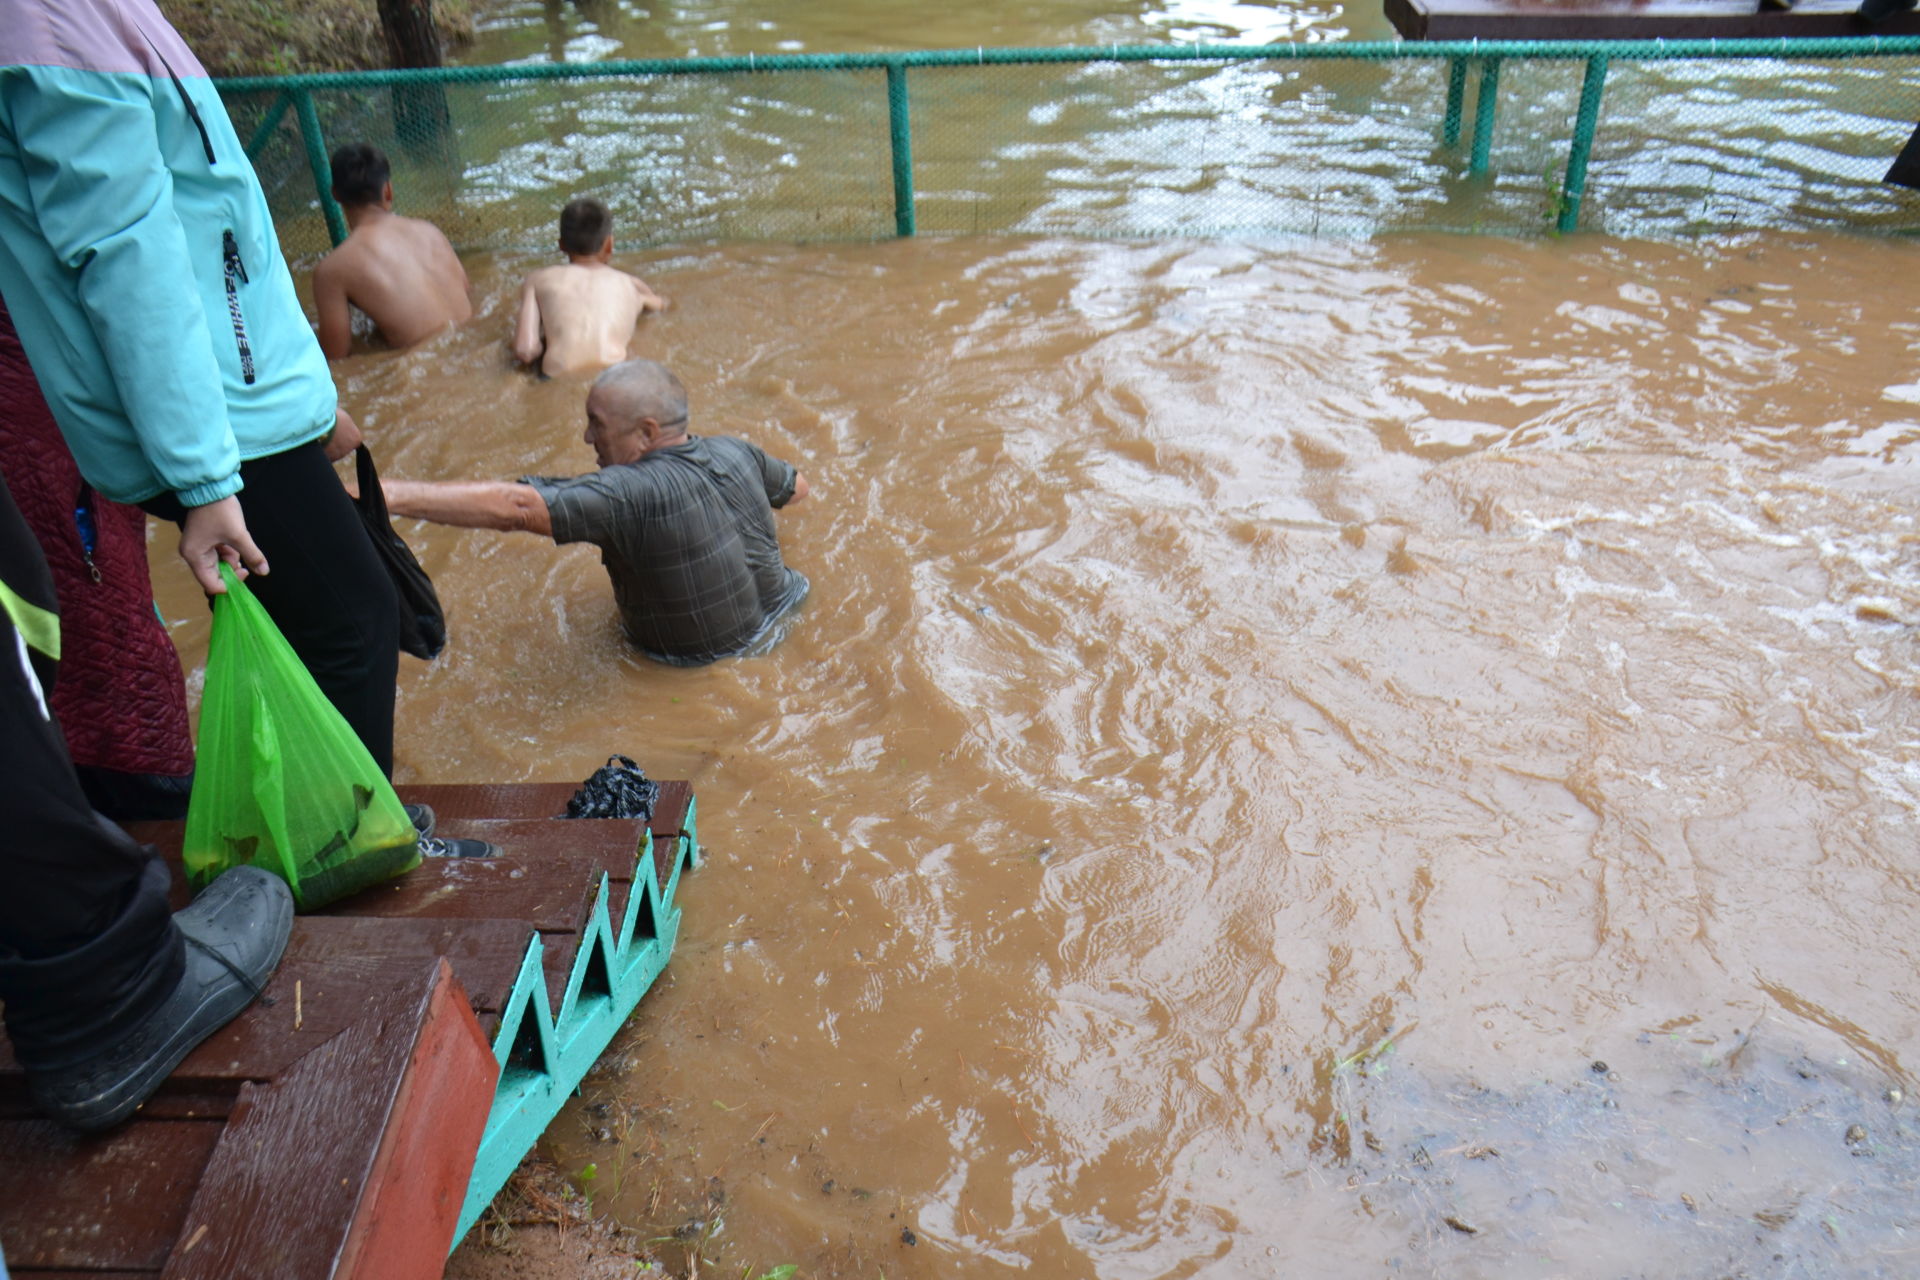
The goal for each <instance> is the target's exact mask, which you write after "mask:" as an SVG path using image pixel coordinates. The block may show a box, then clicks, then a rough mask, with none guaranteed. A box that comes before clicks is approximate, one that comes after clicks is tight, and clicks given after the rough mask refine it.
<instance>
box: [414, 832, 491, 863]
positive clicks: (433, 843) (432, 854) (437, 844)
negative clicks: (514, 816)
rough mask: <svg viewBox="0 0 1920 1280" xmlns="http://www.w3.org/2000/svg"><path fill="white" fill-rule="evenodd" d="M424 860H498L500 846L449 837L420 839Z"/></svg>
mask: <svg viewBox="0 0 1920 1280" xmlns="http://www.w3.org/2000/svg"><path fill="white" fill-rule="evenodd" d="M420 856H421V857H423V858H497V857H499V856H500V846H499V845H497V844H488V843H487V842H486V841H485V840H462V839H458V838H449V837H447V836H422V837H420Z"/></svg>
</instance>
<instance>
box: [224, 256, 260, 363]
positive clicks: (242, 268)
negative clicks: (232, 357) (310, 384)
mask: <svg viewBox="0 0 1920 1280" xmlns="http://www.w3.org/2000/svg"><path fill="white" fill-rule="evenodd" d="M220 262H221V265H222V267H223V268H224V271H223V272H222V274H224V275H225V276H226V277H227V314H228V315H229V316H231V317H232V318H233V342H234V345H235V346H236V347H238V348H239V350H240V378H241V380H242V381H244V382H245V383H246V384H247V385H248V386H252V385H253V382H254V378H255V372H254V368H253V344H252V343H250V342H248V341H247V317H246V313H245V312H243V311H242V310H241V309H240V286H241V285H243V284H246V283H247V264H246V263H244V262H242V261H241V260H240V242H239V241H238V240H236V239H235V238H234V235H233V231H232V229H231V228H229V229H228V230H226V231H223V232H221V233H220Z"/></svg>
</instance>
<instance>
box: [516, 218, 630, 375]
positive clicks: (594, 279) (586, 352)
mask: <svg viewBox="0 0 1920 1280" xmlns="http://www.w3.org/2000/svg"><path fill="white" fill-rule="evenodd" d="M560 251H561V252H562V253H564V254H566V255H567V260H566V261H565V262H564V263H561V264H559V265H558V266H552V267H542V268H540V269H539V270H538V271H536V272H534V273H533V274H532V275H530V276H528V277H527V283H526V285H525V286H524V287H523V288H522V289H521V291H520V318H519V319H518V320H517V321H516V322H515V323H514V329H513V356H514V359H516V360H518V361H520V363H522V364H538V365H539V367H540V372H541V373H544V374H546V375H547V376H548V377H553V376H555V375H556V374H562V373H571V372H573V371H574V370H576V369H592V368H598V367H600V366H603V365H612V364H618V363H620V362H621V361H622V360H625V359H626V358H627V357H628V355H629V354H631V353H630V352H629V351H628V344H629V343H630V342H631V341H632V340H633V326H634V325H636V324H638V323H639V321H640V317H641V316H642V315H644V314H646V313H647V312H649V311H659V310H661V309H663V308H664V307H665V306H666V305H667V304H666V302H665V301H663V300H662V299H661V297H660V295H659V294H657V293H655V292H654V291H653V290H651V289H649V288H647V286H646V285H645V284H643V283H642V282H641V280H640V278H639V277H638V276H630V275H628V274H627V273H626V272H624V271H622V270H620V269H619V268H617V267H614V266H612V265H610V259H612V257H613V215H612V214H610V213H608V212H607V208H606V206H605V205H603V204H601V203H600V202H599V201H598V200H590V199H586V198H584V197H583V198H581V199H578V200H574V201H570V202H569V203H568V204H567V207H566V208H565V209H562V210H561V211H560Z"/></svg>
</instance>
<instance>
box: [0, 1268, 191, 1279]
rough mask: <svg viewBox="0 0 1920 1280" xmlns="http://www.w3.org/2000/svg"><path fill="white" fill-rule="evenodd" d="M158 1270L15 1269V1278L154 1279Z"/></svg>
mask: <svg viewBox="0 0 1920 1280" xmlns="http://www.w3.org/2000/svg"><path fill="white" fill-rule="evenodd" d="M158 1274H160V1273H159V1272H157V1271H39V1270H35V1271H21V1270H19V1269H18V1268H15V1269H14V1270H13V1280H153V1278H154V1277H155V1276H156V1275H158Z"/></svg>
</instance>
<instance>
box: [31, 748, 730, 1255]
mask: <svg viewBox="0 0 1920 1280" xmlns="http://www.w3.org/2000/svg"><path fill="white" fill-rule="evenodd" d="M660 785H661V797H660V803H659V805H658V806H657V808H656V811H655V814H654V817H653V820H652V822H651V823H650V824H647V825H648V826H650V827H651V830H652V833H653V839H652V840H651V842H648V841H647V838H646V837H647V828H646V827H643V826H642V824H640V823H638V822H633V821H556V820H555V819H556V818H557V816H558V815H559V814H560V813H561V812H562V811H563V810H564V808H565V806H566V802H567V799H568V797H569V796H571V795H572V794H573V791H574V788H573V786H572V785H571V784H557V785H544V784H528V785H515V786H465V787H459V786H420V787H402V788H400V793H401V796H402V798H403V799H405V800H408V801H410V802H420V801H424V802H425V803H428V804H431V805H433V807H434V809H435V810H436V812H437V814H438V817H439V824H440V830H441V832H442V833H443V834H446V835H468V836H479V837H481V838H484V839H487V840H491V841H492V842H493V843H495V844H497V845H499V846H500V847H501V849H502V850H503V856H502V857H499V858H494V859H484V860H429V861H427V862H424V863H423V864H422V865H421V866H420V867H419V868H418V869H416V870H414V871H411V872H409V873H407V874H406V875H405V876H402V877H400V878H399V879H396V880H393V881H390V882H388V883H386V884H383V885H376V886H374V887H373V888H371V889H368V890H367V891H365V892H364V893H361V894H358V895H356V896H355V897H353V898H350V899H347V900H345V901H343V902H340V903H337V904H335V905H334V906H332V907H330V908H327V909H326V910H324V911H322V912H320V913H317V914H314V915H308V916H301V917H298V918H297V919H296V920H295V922H294V928H293V936H292V938H291V940H290V941H289V943H288V946H287V952H286V956H285V958H284V959H283V960H282V961H281V964H280V967H279V969H278V970H276V972H275V974H274V976H273V979H272V981H271V982H270V984H269V985H268V987H267V990H266V994H265V996H264V997H263V998H262V999H261V1000H259V1001H256V1002H255V1003H254V1004H253V1005H252V1006H251V1007H250V1008H249V1009H248V1010H247V1011H246V1012H245V1013H243V1014H242V1015H241V1016H240V1017H239V1018H237V1019H235V1020H234V1021H233V1022H232V1023H230V1024H229V1025H228V1026H226V1027H225V1028H223V1029H222V1030H221V1031H220V1032H218V1033H216V1034H215V1035H214V1036H213V1037H212V1038H211V1039H209V1040H208V1041H206V1042H205V1043H204V1044H202V1045H200V1046H199V1047H198V1048H197V1049H195V1050H194V1052H193V1053H192V1054H190V1055H189V1056H188V1057H187V1059H186V1061H185V1062H183V1063H182V1064H181V1066H180V1068H179V1069H178V1070H177V1071H176V1072H175V1073H174V1075H173V1077H172V1078H171V1079H170V1080H169V1081H168V1082H167V1084H166V1085H165V1086H164V1087H163V1088H162V1089H161V1091H160V1092H159V1094H158V1095H156V1096H155V1097H154V1099H153V1100H152V1101H150V1102H149V1103H148V1104H147V1106H146V1107H145V1108H143V1109H142V1110H141V1111H140V1113H139V1114H138V1115H137V1116H135V1118H134V1119H133V1120H132V1121H130V1122H128V1123H127V1124H126V1125H124V1126H122V1127H121V1128H119V1129H117V1130H115V1131H114V1132H112V1133H110V1134H107V1135H104V1136H101V1137H96V1138H84V1137H79V1136H77V1135H74V1134H70V1133H68V1132H67V1131H65V1130H63V1129H61V1128H59V1127H58V1126H56V1125H54V1124H52V1123H51V1122H49V1121H46V1120H42V1119H40V1118H39V1117H38V1116H36V1115H35V1114H34V1112H33V1111H32V1110H31V1107H30V1106H29V1103H28V1100H27V1096H26V1087H25V1081H24V1078H23V1077H22V1076H21V1074H20V1072H19V1070H18V1068H17V1067H16V1066H15V1064H14V1061H13V1057H12V1054H11V1052H10V1051H9V1050H8V1048H7V1046H6V1043H5V1040H4V1037H0V1246H4V1248H5V1251H6V1260H7V1265H8V1266H9V1267H10V1268H11V1270H12V1273H13V1276H14V1277H15V1278H16V1280H53V1277H62V1278H63V1280H81V1277H88V1278H89V1280H131V1278H132V1277H152V1276H162V1277H166V1278H167V1280H189V1278H204V1280H236V1278H242V1277H244V1278H247V1280H308V1278H310V1277H311V1278H313V1280H322V1278H326V1277H341V1278H345V1277H359V1278H360V1280H412V1278H413V1277H420V1278H421V1280H427V1278H429V1277H437V1276H439V1275H440V1273H441V1271H442V1269H443V1267H444V1264H445V1260H446V1256H447V1253H448V1250H449V1249H450V1248H451V1246H452V1244H453V1241H454V1234H455V1231H456V1228H457V1226H458V1225H459V1222H460V1218H461V1213H462V1206H463V1203H464V1202H465V1200H466V1198H467V1195H468V1190H469V1180H470V1178H471V1177H472V1176H473V1172H474V1159H475V1152H476V1150H477V1149H478V1148H479V1147H480V1145H481V1141H482V1136H483V1132H490V1130H489V1112H490V1109H492V1108H494V1106H495V1091H496V1085H497V1084H499V1082H500V1078H501V1074H502V1072H501V1066H500V1062H499V1061H498V1058H497V1055H496V1051H495V1048H494V1046H493V1040H494V1031H495V1030H496V1027H497V1025H498V1023H499V1019H500V1017H501V1015H502V1012H503V1010H505V1009H506V1008H507V1007H508V1002H509V999H510V995H511V993H513V992H514V991H515V983H516V979H517V978H518V976H519V974H520V970H521V967H522V963H523V960H525V959H526V958H527V957H528V956H529V955H531V954H533V952H532V951H530V941H531V940H532V939H533V936H534V934H535V932H536V931H538V933H539V935H540V940H541V941H540V943H539V944H535V949H536V950H537V951H538V954H539V957H540V965H541V967H542V969H543V970H544V974H543V975H541V976H544V978H545V979H546V981H545V983H544V984H540V983H539V982H537V981H536V982H535V983H534V985H536V986H539V985H544V986H545V987H546V992H545V994H546V997H547V1004H548V1006H549V1007H550V1008H551V1009H552V1010H555V1011H558V1010H560V1009H561V1008H562V1006H563V1003H564V1002H565V998H566V997H567V995H568V983H569V977H570V975H571V974H572V973H573V970H574V968H575V966H574V960H575V956H576V952H577V951H578V949H579V947H580V945H581V939H582V937H583V936H587V935H589V934H591V932H592V930H593V929H594V928H595V927H596V925H595V921H596V920H597V919H599V917H598V915H597V914H596V913H597V911H598V906H597V904H598V902H599V893H600V888H601V884H602V877H603V875H604V876H605V877H606V882H607V887H608V891H609V899H608V902H607V906H608V907H609V909H610V910H611V911H612V912H613V913H614V919H615V920H618V919H619V918H620V915H621V914H622V913H628V906H629V904H630V901H631V899H632V897H633V889H634V883H633V877H634V875H635V873H636V866H637V864H636V852H637V851H639V850H643V849H647V848H649V847H650V848H651V850H652V863H651V868H650V869H651V870H652V871H653V873H654V875H655V876H656V877H657V879H658V884H657V886H654V887H657V889H658V890H659V892H660V893H664V892H666V891H667V889H668V886H669V883H670V881H671V879H672V877H673V876H674V874H675V872H676V871H677V868H678V866H679V865H680V860H681V859H682V858H683V857H688V858H690V857H692V856H693V854H692V853H691V850H692V849H693V838H692V835H691V826H692V821H691V817H692V815H691V809H692V806H693V794H692V790H691V788H690V787H689V786H688V784H686V783H684V782H662V783H661V784H660ZM683 828H684V829H683ZM180 830H181V828H180V825H179V824H177V823H169V824H145V825H143V826H142V827H140V828H138V829H136V831H135V834H136V836H137V837H138V838H140V839H142V840H145V841H148V842H151V843H153V844H155V845H156V846H157V847H159V848H160V849H161V852H162V853H163V854H164V855H166V856H167V857H168V858H169V859H170V860H171V861H173V863H174V867H175V877H174V879H175V883H174V891H175V896H176V900H177V901H176V905H184V903H185V902H186V901H187V900H188V893H187V887H186V883H185V880H184V877H183V876H182V874H181V872H180V870H179V864H178V856H179V848H180ZM643 865H644V864H643ZM649 888H650V887H649V886H642V892H643V896H644V897H645V898H646V899H647V900H648V901H649V902H657V901H658V900H659V899H658V894H656V893H654V892H650V891H648V890H649ZM670 942H671V939H670V938H669V939H668V943H669V945H670ZM660 960H661V962H662V963H663V962H664V955H662V956H661V957H660ZM530 972H538V971H530ZM649 980H650V975H649ZM574 985H575V987H576V988H577V987H578V985H579V983H578V980H577V979H575V982H574ZM576 998H577V993H576ZM635 998H636V999H637V994H636V995H635ZM521 1003H522V1005H523V1006H524V1004H525V999H524V996H523V997H522V1002H521ZM513 1016H514V1017H515V1019H516V1020H518V1019H519V1018H520V1017H521V1016H522V1013H521V1012H520V1011H519V1010H518V1009H517V1010H516V1012H515V1013H514V1015H513ZM597 1051H598V1050H597V1049H595V1050H594V1052H597ZM496 1120H497V1117H496ZM516 1158H517V1157H516ZM494 1185H497V1183H495V1184H494ZM487 1194H491V1192H490V1191H489V1192H488V1193H487ZM469 1212H471V1211H469Z"/></svg>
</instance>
